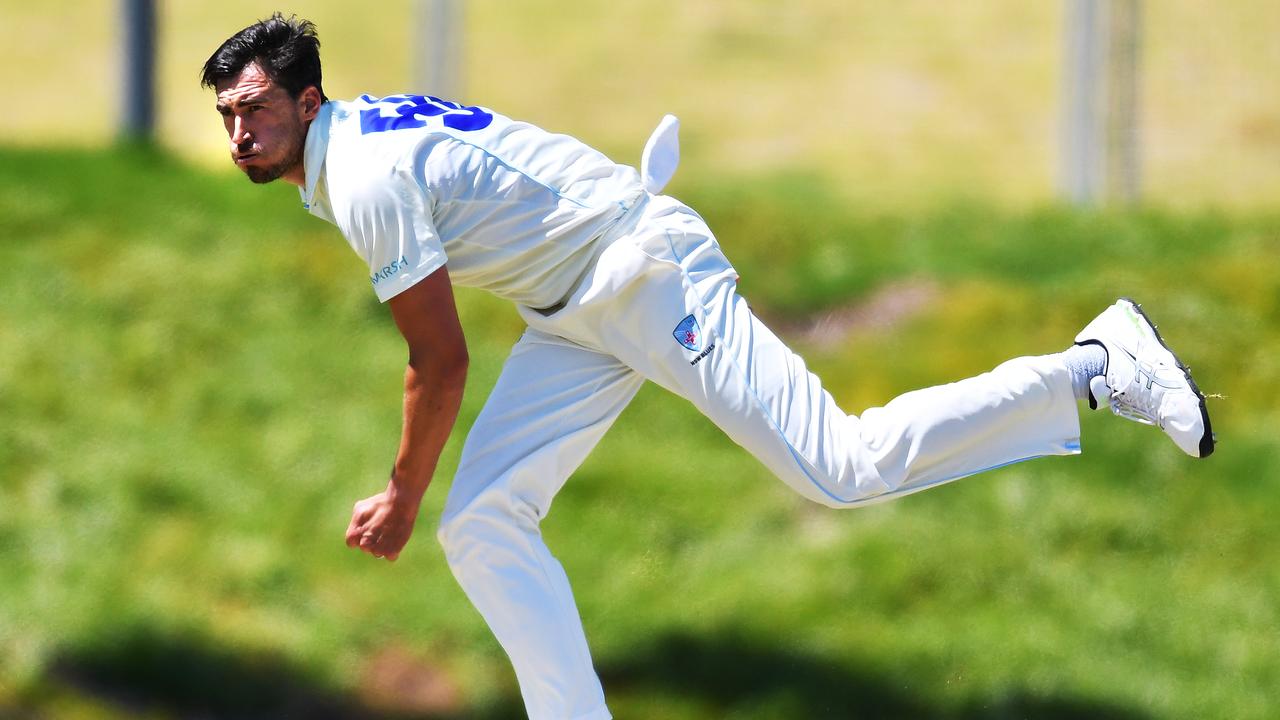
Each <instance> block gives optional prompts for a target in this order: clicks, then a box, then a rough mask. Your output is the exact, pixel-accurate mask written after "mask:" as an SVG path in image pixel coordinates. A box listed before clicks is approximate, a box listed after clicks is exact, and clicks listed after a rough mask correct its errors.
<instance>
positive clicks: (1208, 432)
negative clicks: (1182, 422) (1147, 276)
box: [1120, 297, 1217, 458]
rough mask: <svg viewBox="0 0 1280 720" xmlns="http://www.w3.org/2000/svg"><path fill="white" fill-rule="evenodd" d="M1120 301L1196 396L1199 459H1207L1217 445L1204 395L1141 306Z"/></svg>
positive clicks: (1133, 302) (1134, 301)
mask: <svg viewBox="0 0 1280 720" xmlns="http://www.w3.org/2000/svg"><path fill="white" fill-rule="evenodd" d="M1120 299H1121V300H1123V301H1124V302H1127V303H1129V304H1130V305H1132V306H1133V309H1134V311H1135V312H1137V313H1138V317H1140V318H1142V320H1143V322H1145V323H1146V324H1147V327H1149V328H1151V333H1152V334H1153V335H1155V336H1156V341H1157V342H1159V343H1160V346H1161V347H1163V348H1164V349H1165V351H1167V352H1168V353H1169V355H1171V356H1172V357H1173V362H1174V363H1176V364H1177V366H1178V369H1179V370H1181V371H1182V375H1183V377H1185V378H1186V379H1187V384H1188V385H1190V386H1191V391H1192V392H1194V393H1195V394H1196V398H1197V399H1198V400H1199V401H1200V419H1202V420H1204V435H1203V436H1202V437H1201V438H1200V457H1202V458H1207V457H1209V456H1210V455H1212V454H1213V448H1214V446H1215V445H1216V444H1217V438H1215V437H1214V436H1213V427H1212V426H1211V425H1210V424H1209V410H1208V408H1206V407H1205V404H1204V393H1202V392H1200V388H1199V387H1197V386H1196V381H1195V379H1194V378H1192V377H1191V368H1189V367H1187V366H1186V365H1184V364H1182V360H1181V359H1179V358H1178V354H1177V353H1175V352H1174V351H1173V348H1171V347H1169V343H1167V342H1165V341H1164V338H1163V337H1161V336H1160V330H1159V329H1158V328H1157V327H1156V324H1155V322H1154V321H1152V319H1151V317H1150V316H1149V315H1147V313H1146V312H1144V311H1143V309H1142V306H1141V305H1139V304H1138V302H1137V301H1136V300H1134V299H1133V298H1127V297H1122V298H1120Z"/></svg>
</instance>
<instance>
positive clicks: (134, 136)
mask: <svg viewBox="0 0 1280 720" xmlns="http://www.w3.org/2000/svg"><path fill="white" fill-rule="evenodd" d="M122 2H123V5H122V7H121V11H122V18H121V19H122V22H123V25H124V94H123V97H124V108H123V109H122V110H123V112H122V116H123V126H122V127H121V135H122V136H123V137H124V139H126V140H135V141H142V142H151V139H152V133H153V130H154V128H155V50H156V41H155V37H156V9H155V0H122Z"/></svg>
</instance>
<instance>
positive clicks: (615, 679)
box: [0, 627, 1151, 720]
mask: <svg viewBox="0 0 1280 720" xmlns="http://www.w3.org/2000/svg"><path fill="white" fill-rule="evenodd" d="M599 670H600V676H601V678H602V680H603V681H604V685H605V689H606V692H607V693H609V694H610V695H611V696H613V697H614V698H615V701H616V702H615V703H614V704H615V705H617V708H615V711H618V710H621V709H622V708H624V707H625V706H626V705H627V699H628V698H636V699H637V700H639V701H640V702H642V703H643V702H644V701H643V700H642V698H644V697H645V696H649V697H669V698H672V699H678V698H683V699H686V700H688V701H690V702H692V703H695V704H696V705H697V706H699V707H703V708H707V709H708V712H709V716H711V717H722V716H727V715H733V716H736V717H756V718H778V719H779V720H791V719H792V718H805V719H806V720H810V719H823V718H832V719H835V718H839V719H841V720H888V719H889V718H927V719H931V720H1005V719H1006V718H1008V719H1012V718H1036V719H1037V720H1069V719H1075V718H1090V719H1091V720H1148V719H1149V718H1150V717H1151V716H1149V715H1147V714H1145V713H1142V712H1140V711H1136V710H1132V709H1128V708H1124V707H1119V706H1116V705H1113V704H1109V703H1105V702H1101V701H1097V700H1091V699H1085V698H1077V697H1059V696H1052V695H1044V694H1041V693H1037V692H1033V691H1027V690H1014V691H1012V692H1010V693H1006V694H1002V695H1000V696H999V697H991V698H977V699H975V700H974V701H972V702H970V703H969V704H967V705H963V706H959V707H956V706H953V705H947V704H941V703H938V702H936V701H931V700H930V697H929V694H928V693H926V692H921V691H920V688H912V687H911V686H910V683H911V678H908V677H899V676H891V675H889V674H886V673H885V672H883V671H879V670H870V669H867V668H862V667H857V666H856V665H854V664H851V663H850V662H848V661H846V660H835V659H831V658H827V657H823V656H821V655H819V654H814V653H809V652H803V651H799V650H794V649H787V648H785V647H781V646H779V645H778V644H777V643H776V642H773V641H763V640H759V639H754V638H753V637H752V636H751V635H749V634H747V633H745V632H741V631H738V630H732V629H731V630H726V631H721V632H718V633H715V634H713V635H691V634H687V633H683V632H673V633H668V634H666V635H662V636H659V637H658V638H657V639H655V640H653V641H651V642H649V643H646V644H643V645H640V646H638V647H637V648H636V649H635V651H634V652H631V653H629V654H627V655H625V656H621V657H614V658H604V659H603V661H602V662H600V663H599ZM59 694H61V695H66V694H70V695H72V696H74V697H75V698H76V699H78V700H79V701H80V702H88V703H92V704H100V705H103V706H106V707H109V708H111V709H113V710H114V711H115V713H117V714H118V715H119V716H121V717H132V716H135V715H147V716H151V717H172V718H180V719H182V720H187V719H188V718H190V719H192V720H195V719H197V718H198V719H199V720H233V719H234V720H267V719H270V720H293V719H297V720H464V719H466V720H512V719H516V718H523V717H524V712H523V707H522V706H521V704H520V700H519V698H518V697H509V698H505V699H503V700H502V701H500V702H499V703H498V704H496V705H492V706H488V707H483V708H462V707H456V703H455V707H452V708H449V709H444V710H427V709H420V710H402V709H386V708H382V707H375V706H371V705H370V704H369V703H368V701H367V700H366V699H364V698H362V697H358V696H356V695H354V694H344V693H341V692H338V691H335V690H334V689H333V688H331V687H329V686H327V685H326V684H325V683H324V682H323V681H322V680H321V679H320V678H317V677H315V676H314V675H313V674H312V673H310V672H309V671H308V670H306V669H305V668H303V667H302V666H300V665H298V664H296V663H292V662H290V661H288V660H286V659H284V658H282V657H279V656H274V655H270V654H264V653H253V652H245V651H242V650H236V649H232V648H229V647H227V646H225V645H221V644H219V643H217V642H216V641H213V640H211V639H209V638H207V637H204V636H201V635H199V634H190V633H182V634H166V633H161V632H158V631H156V630H154V629H151V628H147V627H142V628H133V629H129V630H120V631H116V632H113V633H110V634H109V635H107V636H104V637H101V638H98V639H97V640H95V641H94V642H92V643H88V644H85V645H83V646H81V647H78V648H75V649H70V650H68V651H66V652H64V653H63V654H62V655H61V656H59V658H58V659H57V661H56V662H55V663H54V665H53V667H52V669H51V674H50V678H49V683H48V684H46V685H45V686H44V688H43V689H42V690H41V691H39V692H38V693H36V695H37V696H34V697H29V698H27V707H26V708H19V710H22V711H25V712H22V713H20V714H19V715H12V717H19V716H20V717H24V718H42V717H53V716H50V715H48V714H47V713H44V712H42V708H44V707H48V706H50V705H52V704H56V703H50V702H48V701H49V700H50V697H49V696H51V695H52V696H57V695H59ZM39 695H44V696H45V697H43V698H42V697H39ZM677 701H678V700H677ZM6 712H7V709H6V708H3V707H0V718H8V717H10V715H6V714H5V713H6Z"/></svg>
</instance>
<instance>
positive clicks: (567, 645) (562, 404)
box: [439, 196, 1080, 720]
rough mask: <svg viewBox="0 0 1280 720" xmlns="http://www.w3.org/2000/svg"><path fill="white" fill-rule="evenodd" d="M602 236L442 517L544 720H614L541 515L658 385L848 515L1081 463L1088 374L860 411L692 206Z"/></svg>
mask: <svg viewBox="0 0 1280 720" xmlns="http://www.w3.org/2000/svg"><path fill="white" fill-rule="evenodd" d="M602 242H604V243H605V244H606V247H605V248H604V250H603V251H602V252H601V253H600V255H599V257H598V260H597V262H596V264H595V266H594V268H593V269H592V270H590V271H589V272H588V274H587V275H586V277H585V279H584V280H583V281H582V283H581V284H580V286H579V288H578V289H577V291H576V292H575V293H574V294H573V295H572V296H571V297H570V298H569V300H568V301H567V302H566V304H565V305H564V306H563V307H562V308H561V309H559V310H558V311H557V312H555V313H552V314H550V315H543V314H541V313H539V312H537V311H534V310H530V309H527V308H521V309H520V312H521V315H522V316H523V317H524V319H525V320H526V321H527V322H528V324H529V328H528V330H527V331H526V332H525V333H524V335H523V337H521V338H520V340H519V341H518V342H517V343H516V345H515V347H514V348H513V349H512V351H511V357H510V358H509V359H508V360H507V363H506V365H505V366H504V367H503V369H502V373H501V375H500V376H499V378H498V382H497V385H496V386H495V387H494V389H493V393H492V394H491V395H490V396H489V399H488V401H487V402H486V404H485V406H484V409H483V410H482V411H481V413H480V416H479V417H478V418H477V419H476V422H475V425H474V426H473V427H472V429H471V433H470V435H469V436H468V438H467V441H466V444H465V446H464V448H463V451H462V459H461V462H460V464H459V467H458V474H457V477H456V478H455V479H454V483H453V487H452V489H451V490H450V492H449V498H448V501H447V503H446V507H445V510H444V516H443V518H442V520H441V523H440V530H439V539H440V542H441V544H442V545H443V546H444V550H445V555H446V557H447V559H448V562H449V567H450V568H451V569H452V571H453V574H454V576H455V577H456V578H457V580H458V582H459V583H460V584H461V585H462V588H463V590H464V591H465V592H466V593H467V596H468V597H469V598H470V599H471V602H472V603H474V604H475V606H476V608H477V609H478V610H479V611H480V614H481V615H483V616H484V619H485V621H486V622H487V623H488V624H489V627H490V629H492V631H493V633H494V635H495V636H496V637H497V639H498V642H499V643H501V644H502V647H503V648H504V649H505V650H506V652H507V655H508V656H510V658H511V662H512V664H513V665H514V666H515V672H516V678H517V680H518V681H519V683H520V692H521V694H522V695H523V698H524V702H525V707H526V709H527V710H528V713H529V717H530V718H532V719H533V720H552V719H555V720H567V719H569V718H590V719H591V720H598V719H600V718H609V717H610V715H609V711H608V709H607V708H606V707H605V701H604V693H603V691H602V689H601V686H600V681H599V679H598V678H597V676H596V673H595V670H594V669H593V668H592V664H591V656H590V653H589V651H588V650H587V642H586V639H585V637H584V635H583V631H582V623H581V621H580V620H579V617H578V611H577V608H576V606H575V605H574V600H573V594H572V592H571V591H570V589H569V581H568V579H567V578H566V576H565V573H564V570H563V568H562V567H561V566H560V563H559V562H557V561H556V559H555V558H554V557H552V555H551V552H550V551H549V550H548V549H547V546H546V545H545V544H544V543H543V540H542V535H541V534H540V532H539V530H538V523H539V522H540V521H541V520H542V518H543V517H544V516H546V514H547V511H548V510H549V509H550V507H551V500H552V498H554V497H555V494H556V492H558V491H559V490H560V488H561V486H562V485H563V484H564V482H565V480H566V479H567V478H568V477H569V475H570V474H572V473H573V471H574V470H575V469H577V467H578V466H579V465H580V464H581V463H582V461H583V460H584V459H585V458H586V457H587V454H588V453H590V452H591V449H592V448H593V447H594V446H595V445H596V443H597V442H598V441H599V440H600V438H601V436H603V435H604V433H605V431H606V430H607V429H608V428H609V426H610V425H611V424H612V423H613V421H614V419H615V418H617V417H618V414H619V413H620V412H622V409H623V408H624V407H626V405H627V403H628V401H630V400H631V398H632V397H633V396H634V395H635V393H636V391H637V390H638V389H639V388H640V386H641V385H642V384H643V383H644V381H645V380H652V381H653V382H655V383H657V384H659V385H661V386H662V387H664V388H666V389H668V390H670V391H671V392H674V393H676V394H677V395H680V396H681V397H684V398H687V399H688V400H689V401H690V402H692V403H693V404H694V405H695V406H696V407H697V408H698V409H699V410H701V411H702V413H703V414H704V415H706V416H707V417H708V418H710V419H711V421H712V422H714V423H715V424H716V425H718V426H719V427H720V428H721V429H722V430H723V431H724V432H725V434H727V435H728V436H729V437H730V438H731V439H732V440H733V441H734V442H736V443H738V444H739V445H741V446H742V447H744V448H746V449H747V451H748V452H750V453H751V454H752V455H754V456H755V457H756V458H758V459H759V460H760V462H762V463H764V464H765V466H766V467H768V468H769V470H770V471H772V472H773V473H774V474H775V475H777V476H778V477H779V478H781V479H782V481H783V482H785V483H787V485H789V486H790V487H791V488H792V489H793V490H795V491H796V492H798V493H800V494H801V495H803V496H805V497H806V498H809V499H810V500H814V501H816V502H819V503H822V504H823V505H828V506H830V507H835V508H844V507H854V506H857V505H862V504H866V503H870V502H876V501H882V500H888V499H892V498H895V497H898V496H901V495H905V494H907V493H912V492H916V491H919V490H924V489H926V488H929V487H932V486H934V485H938V484H940V483H944V482H947V481H949V480H955V479H957V478H960V477H964V476H966V475H971V474H973V473H976V472H980V471H982V470H987V469H991V468H994V467H998V466H1001V465H1006V464H1009V463H1012V462H1017V461H1019V460H1026V459H1029V458H1033V457H1039V456H1044V455H1069V454H1075V453H1078V452H1079V449H1080V444H1079V436H1080V428H1079V416H1078V410H1077V407H1076V401H1075V398H1074V396H1073V395H1072V390H1071V380H1070V376H1069V374H1068V370H1067V368H1066V367H1065V366H1064V365H1063V364H1062V363H1061V361H1060V360H1058V359H1057V358H1056V357H1055V356H1044V357H1030V358H1019V359H1016V360H1011V361H1009V362H1006V363H1004V364H1002V365H1000V366H999V367H997V368H996V369H995V370H992V371H991V372H989V373H986V374H983V375H980V376H978V377H975V378H971V379H968V380H962V381H960V382H957V383H952V384H950V385H943V386H940V387H934V388H928V389H925V390H918V391H915V392H910V393H907V394H905V395H902V396H901V397H898V398H897V399H895V400H893V401H892V402H890V403H889V404H887V405H885V406H884V407H882V408H874V409H871V410H868V411H866V412H865V413H863V414H862V416H861V417H855V416H852V415H847V414H845V413H844V412H843V411H842V410H841V409H840V408H839V407H837V405H836V403H835V400H833V399H832V397H831V395H830V394H828V393H827V392H826V391H824V390H823V389H822V384H821V383H820V381H819V380H818V378H817V377H816V376H814V375H813V374H812V373H810V372H809V371H808V370H807V369H806V368H805V364H804V361H803V360H801V359H800V357H799V356H798V355H796V354H795V353H793V352H791V351H790V350H789V349H788V348H787V347H786V345H784V344H783V343H782V342H781V341H780V340H779V339H778V338H777V337H776V336H775V335H774V334H773V333H772V332H770V331H769V330H768V328H766V327H765V326H764V325H763V324H762V323H761V322H760V321H759V320H758V319H756V317H755V316H754V315H753V314H752V313H751V310H750V309H749V308H748V307H747V303H746V301H745V300H743V298H742V297H741V296H739V295H738V293H737V289H736V287H737V274H736V273H735V272H734V269H733V267H732V266H731V265H730V264H729V262H728V260H726V259H725V257H724V255H723V254H722V253H721V251H720V247H719V245H718V244H717V243H716V240H715V238H714V237H713V236H712V235H711V231H710V230H709V229H708V228H707V226H706V224H705V223H704V222H703V220H702V218H700V217H699V216H698V215H697V214H696V213H694V212H693V211H692V210H690V209H689V208H688V207H686V206H685V205H683V204H681V203H680V202H678V201H676V200H674V199H672V198H669V197H665V196H649V197H648V198H646V199H645V200H642V201H641V203H640V204H639V205H638V206H637V207H635V208H634V209H633V210H632V211H630V212H629V213H628V214H627V215H626V216H625V217H624V218H623V220H622V221H620V223H619V225H618V226H615V228H614V229H612V230H611V231H610V232H609V233H608V234H607V235H606V236H605V238H604V240H603V241H602ZM690 316H692V318H693V320H694V323H690V322H688V321H686V318H688V317H690ZM695 323H696V324H695ZM678 327H680V328H681V330H682V332H680V333H679V334H677V333H676V331H677V328H678ZM686 330H687V331H692V336H690V335H689V333H688V332H684V331H686ZM682 340H683V341H684V342H683V343H682V342H681V341H682Z"/></svg>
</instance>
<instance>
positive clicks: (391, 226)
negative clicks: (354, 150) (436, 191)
mask: <svg viewBox="0 0 1280 720" xmlns="http://www.w3.org/2000/svg"><path fill="white" fill-rule="evenodd" d="M335 209H336V208H335ZM345 210H346V211H345V212H341V211H339V212H338V215H339V218H338V225H339V227H341V228H342V230H343V234H344V235H346V237H347V241H348V242H349V243H350V244H351V247H352V249H354V250H355V251H356V253H357V254H359V255H360V257H362V258H364V260H365V262H366V263H368V265H369V281H370V282H371V283H372V284H373V291H374V292H375V293H377V295H378V300H379V301H380V302H386V301H388V300H390V299H391V298H393V297H395V296H396V295H399V294H400V293H402V292H404V291H405V290H408V289H409V288H411V287H413V286H414V285H415V284H416V283H417V282H418V281H420V280H422V279H423V278H425V277H426V276H428V275H430V274H431V273H433V272H435V271H436V270H438V269H440V268H441V267H443V266H444V264H445V262H446V260H447V258H446V256H445V252H444V246H443V244H442V243H441V242H440V236H439V234H438V233H437V232H436V228H435V224H434V223H433V222H432V220H431V204H430V199H429V198H428V197H427V196H426V194H425V193H424V192H423V191H422V190H421V188H420V187H419V186H418V185H417V184H416V183H412V181H409V182H405V181H404V180H403V179H402V178H401V177H399V176H398V175H397V174H395V173H392V174H389V175H387V176H384V177H381V178H375V179H372V180H370V181H366V182H362V183H360V184H359V189H358V190H356V191H355V192H353V193H352V195H351V197H350V206H349V207H348V208H346V209H345Z"/></svg>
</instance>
